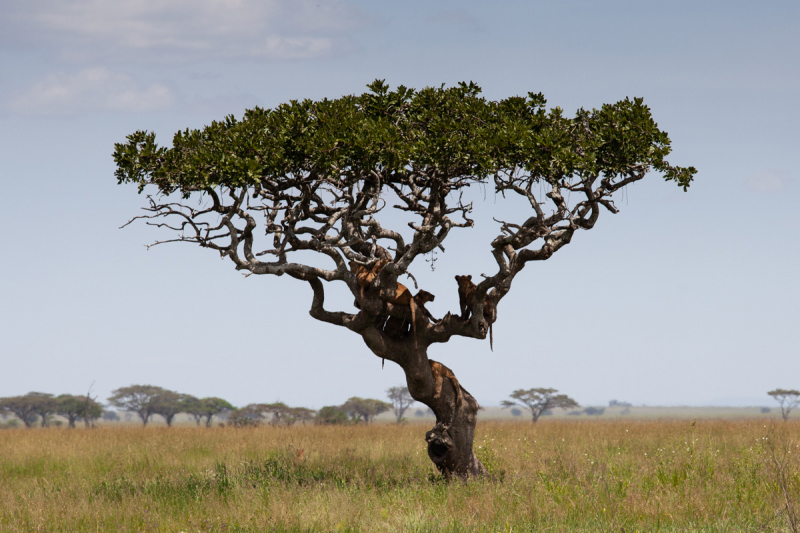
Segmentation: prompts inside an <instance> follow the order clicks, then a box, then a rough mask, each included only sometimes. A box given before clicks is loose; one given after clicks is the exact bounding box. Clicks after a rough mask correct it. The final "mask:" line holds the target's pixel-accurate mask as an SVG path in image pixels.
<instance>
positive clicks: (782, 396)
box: [767, 389, 800, 421]
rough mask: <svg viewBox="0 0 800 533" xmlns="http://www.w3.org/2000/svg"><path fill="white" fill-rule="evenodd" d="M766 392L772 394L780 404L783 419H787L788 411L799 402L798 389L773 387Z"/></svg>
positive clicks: (799, 393) (799, 392)
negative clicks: (773, 388)
mask: <svg viewBox="0 0 800 533" xmlns="http://www.w3.org/2000/svg"><path fill="white" fill-rule="evenodd" d="M767 394H769V395H770V396H772V397H773V398H774V399H775V401H776V402H778V404H780V406H781V416H782V417H783V420H784V421H786V420H788V419H789V413H791V412H792V409H794V408H795V407H797V405H798V404H800V391H798V390H794V389H775V390H771V391H769V392H768V393H767Z"/></svg>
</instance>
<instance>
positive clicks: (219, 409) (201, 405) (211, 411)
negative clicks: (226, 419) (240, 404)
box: [183, 396, 236, 428]
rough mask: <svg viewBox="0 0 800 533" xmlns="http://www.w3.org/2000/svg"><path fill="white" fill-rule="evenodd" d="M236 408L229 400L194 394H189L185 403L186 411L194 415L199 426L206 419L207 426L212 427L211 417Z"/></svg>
mask: <svg viewBox="0 0 800 533" xmlns="http://www.w3.org/2000/svg"><path fill="white" fill-rule="evenodd" d="M234 409H236V408H235V407H234V406H233V405H231V404H230V403H229V402H228V401H226V400H223V399H222V398H216V397H209V398H200V399H198V398H195V397H193V396H187V397H186V398H185V399H184V405H183V410H184V412H186V413H188V414H190V415H192V417H194V421H195V422H197V425H198V426H199V425H200V422H201V421H202V420H205V424H206V427H207V428H208V427H211V419H212V418H213V417H214V415H220V414H222V413H225V412H228V411H233V410H234Z"/></svg>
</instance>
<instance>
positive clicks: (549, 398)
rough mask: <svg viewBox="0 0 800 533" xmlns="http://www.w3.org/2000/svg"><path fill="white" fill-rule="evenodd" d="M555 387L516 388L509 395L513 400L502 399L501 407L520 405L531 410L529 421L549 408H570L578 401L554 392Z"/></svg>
mask: <svg viewBox="0 0 800 533" xmlns="http://www.w3.org/2000/svg"><path fill="white" fill-rule="evenodd" d="M557 392H558V391H557V390H556V389H543V388H540V389H528V390H524V389H517V390H515V391H514V392H512V393H511V394H510V395H509V396H510V397H511V398H513V399H514V400H515V401H513V402H512V401H510V400H503V408H506V407H513V406H515V405H521V406H522V407H525V408H526V409H528V410H529V411H530V412H531V421H532V422H536V421H537V420H539V417H540V416H542V413H544V412H545V411H547V410H549V409H556V408H561V409H572V408H573V407H579V405H578V402H576V401H575V400H573V399H572V398H570V397H569V396H567V395H566V394H556V393H557ZM587 414H588V413H587Z"/></svg>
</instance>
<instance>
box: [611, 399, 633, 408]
mask: <svg viewBox="0 0 800 533" xmlns="http://www.w3.org/2000/svg"><path fill="white" fill-rule="evenodd" d="M608 406H609V407H624V408H629V407H633V404H631V403H629V402H620V401H617V400H611V401H610V402H608Z"/></svg>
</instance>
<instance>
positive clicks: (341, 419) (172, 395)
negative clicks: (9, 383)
mask: <svg viewBox="0 0 800 533" xmlns="http://www.w3.org/2000/svg"><path fill="white" fill-rule="evenodd" d="M387 394H388V396H389V399H390V400H391V402H392V403H387V402H384V401H381V400H376V399H372V398H360V397H358V396H353V397H352V398H350V399H348V400H347V401H346V402H344V403H343V404H342V405H329V406H326V407H323V408H322V409H320V410H319V411H315V410H313V409H308V408H306V407H290V406H288V405H286V404H285V403H283V402H276V403H252V404H249V405H246V406H244V407H241V408H238V409H237V408H236V407H234V406H233V405H232V404H231V403H230V402H228V401H226V400H224V399H222V398H216V397H208V398H197V397H195V396H192V395H190V394H183V393H179V392H175V391H172V390H168V389H164V388H162V387H157V386H155V385H131V386H129V387H120V388H118V389H116V390H114V391H112V394H111V396H110V397H109V398H108V403H107V405H108V406H110V407H114V408H116V409H117V410H120V411H126V412H129V413H135V414H136V415H137V416H138V417H139V420H141V422H142V425H143V426H147V424H148V423H149V422H150V421H151V420H152V418H153V416H154V415H158V416H160V417H162V418H163V419H164V421H165V422H166V424H167V426H169V427H171V426H172V423H173V421H174V420H175V417H176V416H177V415H178V414H180V413H185V414H187V415H189V416H190V417H192V418H193V419H194V421H195V422H196V423H197V425H198V426H200V425H201V424H202V425H205V426H206V427H211V423H212V419H213V418H214V417H215V416H216V417H218V418H224V419H225V420H226V423H227V424H228V425H231V426H234V427H247V426H259V425H261V424H265V423H266V424H271V425H274V426H285V425H292V424H295V423H302V424H306V423H315V424H357V423H364V424H369V423H371V422H372V421H373V420H374V419H375V417H376V416H378V415H380V414H381V413H384V412H386V411H388V410H389V409H394V412H395V416H396V418H397V422H398V423H401V422H402V421H403V420H404V418H403V414H404V413H405V411H406V409H407V408H408V406H409V405H411V404H412V403H414V400H413V399H412V398H411V395H410V394H409V392H408V389H407V388H406V387H392V388H390V389H388V390H387ZM103 407H104V406H103V404H101V403H99V402H97V400H96V399H95V398H92V397H90V396H89V395H88V394H87V395H85V396H75V395H71V394H62V395H60V396H53V395H52V394H46V393H41V392H30V393H28V394H26V395H24V396H14V397H8V398H0V416H2V417H4V418H5V417H6V416H8V415H14V416H16V417H17V418H18V419H19V420H21V421H22V422H23V423H24V424H25V426H26V427H29V428H30V427H33V426H34V425H36V424H37V423H41V426H42V427H46V426H47V425H48V424H49V423H50V422H51V421H52V420H53V418H54V416H56V415H58V416H63V417H64V418H66V419H67V421H68V423H69V427H75V422H76V421H77V420H83V421H84V422H85V424H86V427H91V426H92V425H93V424H94V422H95V421H96V420H97V419H99V418H101V417H103V418H104V419H107V420H115V419H118V417H117V416H116V413H115V412H114V411H104V410H103ZM58 423H59V424H60V423H61V422H58ZM12 425H13V424H12Z"/></svg>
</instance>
